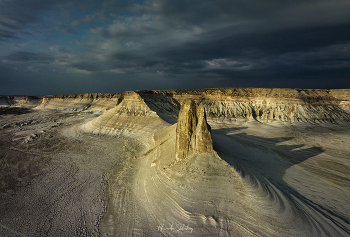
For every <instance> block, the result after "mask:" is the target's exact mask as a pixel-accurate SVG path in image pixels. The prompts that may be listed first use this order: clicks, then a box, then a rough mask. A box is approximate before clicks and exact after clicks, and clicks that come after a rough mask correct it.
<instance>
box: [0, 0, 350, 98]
mask: <svg viewBox="0 0 350 237" xmlns="http://www.w3.org/2000/svg"><path fill="white" fill-rule="evenodd" d="M208 87H292V88H350V1H349V0H332V1H330V0H283V1H282V0H265V1H263V0H215V1H214V0H144V1H143V0H104V1H101V0H99V1H97V0H75V1H73V0H60V1H57V0H55V1H53V0H25V1H24V0H0V95H47V94H76V93H90V92H100V93H108V92H123V91H126V90H142V89H147V90H148V89H185V88H208Z"/></svg>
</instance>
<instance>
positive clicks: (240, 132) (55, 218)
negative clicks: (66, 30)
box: [0, 109, 350, 236]
mask: <svg viewBox="0 0 350 237" xmlns="http://www.w3.org/2000/svg"><path fill="white" fill-rule="evenodd" d="M111 111H112V110H111ZM1 112H2V113H1V117H0V154H1V160H0V162H1V163H0V165H1V167H0V172H1V173H0V178H1V186H0V213H1V215H0V236H350V214H349V213H350V206H349V205H348V200H349V197H350V169H349V168H350V160H349V157H350V156H349V155H350V144H349V143H350V139H349V138H350V127H349V125H348V124H337V125H334V124H316V125H310V124H306V123H293V124H290V123H282V122H273V123H269V124H264V123H260V122H257V121H255V120H238V121H236V120H232V121H230V120H227V121H220V120H210V121H209V123H210V125H211V126H212V136H213V141H214V149H215V151H216V152H217V156H215V155H210V154H200V155H194V156H191V157H189V158H188V159H185V160H184V161H182V162H177V163H176V162H174V161H175V157H174V148H175V147H174V146H175V126H176V125H173V124H171V123H166V122H165V121H163V120H161V119H160V118H159V117H157V116H154V115H152V116H150V117H146V118H145V117H143V118H140V117H135V116H129V117H127V116H124V115H122V116H119V115H118V116H114V114H115V111H114V112H113V113H112V112H110V113H108V111H107V112H104V113H103V114H102V112H91V111H90V112H88V111H85V112H84V111H83V112H69V111H66V112H63V111H58V110H37V109H23V110H21V109H7V110H6V111H5V110H1ZM101 115H102V116H101ZM133 124H134V125H133Z"/></svg>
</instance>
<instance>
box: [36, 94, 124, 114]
mask: <svg viewBox="0 0 350 237" xmlns="http://www.w3.org/2000/svg"><path fill="white" fill-rule="evenodd" d="M119 96H120V94H119V93H109V94H101V93H89V94H76V95H52V96H44V97H43V99H42V102H41V104H40V105H39V106H38V107H37V109H57V110H65V111H86V110H88V111H102V110H108V109H111V108H113V107H114V106H115V103H116V102H117V101H118V99H119Z"/></svg>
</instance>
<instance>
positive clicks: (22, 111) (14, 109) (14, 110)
mask: <svg viewBox="0 0 350 237" xmlns="http://www.w3.org/2000/svg"><path fill="white" fill-rule="evenodd" d="M30 112H32V110H31V109H28V108H20V107H3V108H0V115H6V114H13V115H20V114H27V113H30Z"/></svg>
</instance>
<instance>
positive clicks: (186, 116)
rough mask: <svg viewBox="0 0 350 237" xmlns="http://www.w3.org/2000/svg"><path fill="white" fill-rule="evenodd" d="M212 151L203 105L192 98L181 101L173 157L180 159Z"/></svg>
mask: <svg viewBox="0 0 350 237" xmlns="http://www.w3.org/2000/svg"><path fill="white" fill-rule="evenodd" d="M200 153H214V150H213V141H212V139H211V134H210V126H209V125H208V123H207V120H206V116H205V111H204V107H203V106H202V105H201V106H198V105H197V104H196V102H194V101H193V100H185V101H184V102H183V103H182V106H181V109H180V112H179V120H178V122H177V127H176V148H175V157H176V160H177V161H181V160H183V159H185V158H186V157H188V156H190V155H193V154H200Z"/></svg>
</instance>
